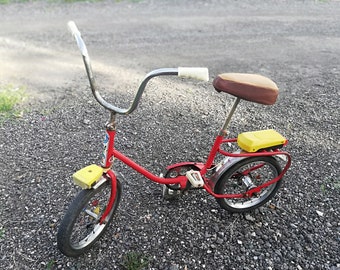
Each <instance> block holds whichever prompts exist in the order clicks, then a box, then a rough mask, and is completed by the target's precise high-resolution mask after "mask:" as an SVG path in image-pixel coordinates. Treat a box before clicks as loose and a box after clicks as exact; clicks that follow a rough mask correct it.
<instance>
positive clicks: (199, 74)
mask: <svg viewBox="0 0 340 270" xmlns="http://www.w3.org/2000/svg"><path fill="white" fill-rule="evenodd" d="M67 25H68V28H69V30H70V32H71V33H72V35H73V36H74V38H75V40H76V42H77V45H78V48H79V50H80V52H81V54H82V56H83V61H84V65H85V69H86V73H87V77H88V79H89V82H90V87H91V90H92V94H93V95H94V97H95V99H96V100H97V101H98V103H99V104H100V105H102V106H103V107H104V108H105V109H107V110H109V111H111V112H114V113H118V114H130V113H131V112H133V111H134V110H135V109H136V108H137V106H138V103H139V101H140V99H141V97H142V94H143V92H144V90H145V87H146V85H147V84H148V82H149V80H150V79H152V78H153V77H157V76H162V75H177V76H180V77H186V78H195V79H198V80H204V81H208V80H209V72H208V69H207V68H200V67H199V68H197V67H185V68H183V67H179V68H161V69H156V70H153V71H151V72H149V73H148V74H147V75H146V76H145V78H144V80H143V81H142V83H141V84H140V86H139V88H138V91H137V93H136V96H135V98H134V100H133V101H132V103H131V105H130V107H129V108H127V109H124V108H119V107H117V106H114V105H112V104H111V103H109V102H107V101H106V100H105V99H104V98H103V97H102V96H101V95H100V93H99V92H98V90H97V85H96V81H95V78H94V76H93V72H92V67H91V60H90V57H89V54H88V52H87V48H86V45H85V42H84V41H83V39H82V37H81V33H80V31H79V30H78V27H77V26H76V24H75V23H74V22H73V21H70V22H68V24H67Z"/></svg>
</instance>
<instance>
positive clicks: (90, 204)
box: [57, 179, 121, 257]
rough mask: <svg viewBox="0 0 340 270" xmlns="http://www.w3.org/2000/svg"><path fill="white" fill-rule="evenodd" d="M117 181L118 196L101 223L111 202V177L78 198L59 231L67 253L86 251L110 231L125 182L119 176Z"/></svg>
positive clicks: (62, 246) (58, 241) (79, 253)
mask: <svg viewBox="0 0 340 270" xmlns="http://www.w3.org/2000/svg"><path fill="white" fill-rule="evenodd" d="M116 182H117V188H116V196H115V198H114V203H113V206H112V209H111V211H110V212H109V214H108V215H107V217H106V220H105V222H102V223H100V219H101V216H102V215H103V213H104V211H105V209H106V207H107V205H108V203H109V199H110V195H111V180H107V181H106V182H105V183H103V184H102V185H100V186H99V187H98V188H96V189H84V190H82V191H80V192H79V193H78V195H77V196H76V197H75V199H74V200H73V202H72V203H71V204H70V206H69V208H68V210H67V212H66V214H65V217H64V219H63V220H62V222H61V224H60V227H59V230H58V234H57V243H58V248H59V250H60V251H61V252H62V253H63V254H65V255H66V256H70V257H77V256H79V255H81V254H83V253H84V252H85V251H87V250H88V249H90V248H91V246H92V245H93V244H94V243H95V242H96V241H97V240H98V239H99V238H100V237H101V236H102V235H103V233H104V232H105V231H106V229H107V227H108V225H109V223H110V222H111V221H112V219H113V216H114V213H115V211H116V209H117V207H118V204H119V200H120V196H121V184H120V182H119V181H118V179H117V180H116Z"/></svg>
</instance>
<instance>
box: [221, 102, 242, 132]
mask: <svg viewBox="0 0 340 270" xmlns="http://www.w3.org/2000/svg"><path fill="white" fill-rule="evenodd" d="M240 100H241V99H240V98H239V97H237V98H236V99H235V101H234V104H233V106H232V107H231V110H230V112H229V114H228V116H227V118H226V120H225V122H224V125H223V127H222V129H221V131H220V135H222V136H225V135H227V127H228V125H229V123H230V120H231V117H232V116H233V114H234V112H235V110H236V107H237V105H238V104H239V103H240Z"/></svg>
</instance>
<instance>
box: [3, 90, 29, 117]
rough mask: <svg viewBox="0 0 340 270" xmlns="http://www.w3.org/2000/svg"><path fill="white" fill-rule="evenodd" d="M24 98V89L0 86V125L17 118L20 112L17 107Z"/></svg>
mask: <svg viewBox="0 0 340 270" xmlns="http://www.w3.org/2000/svg"><path fill="white" fill-rule="evenodd" d="M24 97H25V89H24V87H14V86H13V85H10V84H8V85H0V123H2V122H3V121H5V120H7V119H10V118H14V117H19V116H20V115H21V113H22V112H21V111H20V110H18V108H17V105H18V104H19V103H20V102H22V101H23V99H24Z"/></svg>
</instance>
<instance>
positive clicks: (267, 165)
mask: <svg viewBox="0 0 340 270" xmlns="http://www.w3.org/2000/svg"><path fill="white" fill-rule="evenodd" d="M260 164H263V166H261V167H260V168H258V169H256V170H253V171H251V172H249V173H248V174H247V175H246V176H247V177H248V179H250V180H251V183H252V185H253V187H255V186H260V185H262V184H264V183H265V182H268V181H270V180H271V179H273V178H275V177H276V176H278V175H279V174H280V173H281V167H280V165H279V163H278V162H277V160H276V159H275V158H273V157H250V158H246V159H243V160H241V161H240V162H238V163H236V164H235V165H233V166H232V167H231V168H230V169H228V170H227V171H226V172H225V173H224V174H223V175H222V176H221V177H220V179H219V180H218V182H217V183H216V186H215V193H217V194H237V193H244V192H246V191H247V190H248V189H249V188H250V187H249V186H248V187H247V186H246V184H245V181H244V180H242V179H244V175H242V174H241V172H244V171H246V170H247V169H249V168H251V167H252V168H253V167H254V166H255V165H260ZM281 184H282V178H281V179H280V180H279V181H277V182H275V183H274V184H272V185H270V186H268V187H266V188H263V189H262V190H261V192H260V193H258V194H256V195H254V196H252V197H249V198H239V199H218V198H216V200H217V202H218V204H219V205H220V206H221V207H222V208H224V209H226V210H228V211H230V212H236V213H241V212H247V211H251V210H254V209H255V208H258V207H260V206H261V205H263V204H265V203H266V202H268V201H269V200H270V199H271V198H272V197H273V196H274V195H275V193H276V192H277V190H278V189H279V188H280V186H281ZM248 185H249V182H248Z"/></svg>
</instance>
